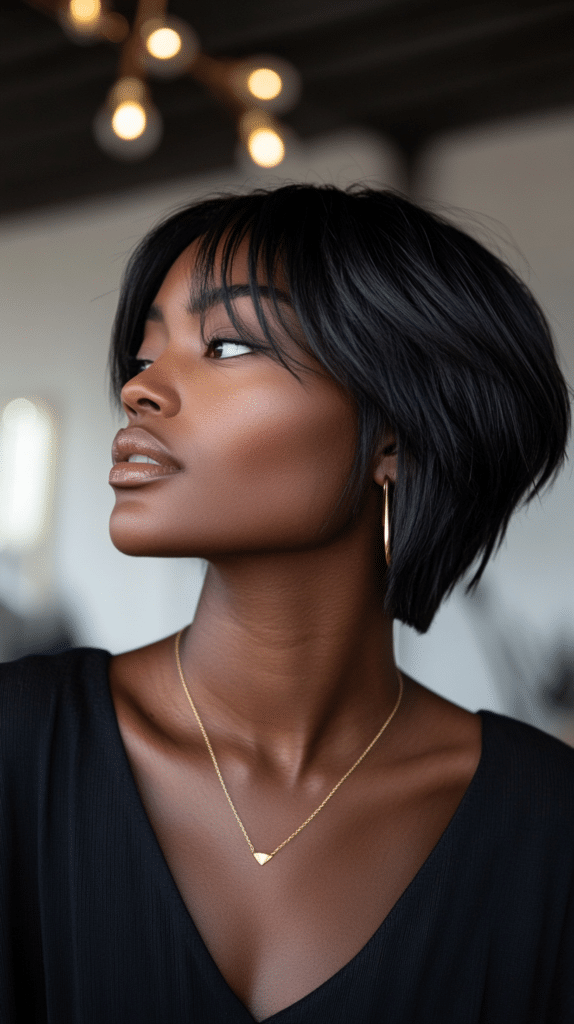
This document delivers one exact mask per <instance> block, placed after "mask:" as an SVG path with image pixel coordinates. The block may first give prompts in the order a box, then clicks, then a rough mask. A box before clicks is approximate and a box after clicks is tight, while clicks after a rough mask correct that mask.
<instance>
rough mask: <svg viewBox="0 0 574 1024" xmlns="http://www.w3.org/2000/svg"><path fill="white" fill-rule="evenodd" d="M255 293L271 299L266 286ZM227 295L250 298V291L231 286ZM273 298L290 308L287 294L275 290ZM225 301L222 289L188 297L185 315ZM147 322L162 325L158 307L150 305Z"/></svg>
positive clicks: (242, 287) (246, 286)
mask: <svg viewBox="0 0 574 1024" xmlns="http://www.w3.org/2000/svg"><path fill="white" fill-rule="evenodd" d="M256 289H257V291H258V292H259V294H260V295H261V296H263V298H271V297H272V295H271V289H270V288H269V287H268V285H266V284H258V285H257V286H256ZM227 290H228V293H229V294H230V295H231V297H232V298H242V297H244V296H248V297H249V298H251V289H250V287H249V285H248V284H232V285H229V286H228V289H227ZM275 296H276V298H277V301H278V302H283V303H285V304H286V305H287V306H291V305H292V303H291V299H290V297H289V295H288V294H287V292H284V291H282V290H281V289H280V288H275ZM224 301H225V299H224V292H223V288H212V289H211V290H210V291H207V292H204V293H203V294H199V293H198V294H195V295H194V294H192V295H190V297H189V300H188V301H187V303H186V305H185V311H186V313H189V314H190V316H198V315H200V314H202V313H206V312H207V311H208V310H209V309H212V308H213V306H217V305H220V304H222V303H223V302H224ZM146 319H147V320H151V321H153V322H155V323H163V312H162V310H161V309H160V307H159V306H157V305H155V303H152V305H151V306H150V308H149V310H148V314H147V317H146Z"/></svg>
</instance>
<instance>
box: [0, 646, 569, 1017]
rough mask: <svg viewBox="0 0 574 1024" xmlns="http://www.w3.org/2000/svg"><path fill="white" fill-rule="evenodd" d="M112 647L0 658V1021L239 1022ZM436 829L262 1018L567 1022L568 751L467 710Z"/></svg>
mask: <svg viewBox="0 0 574 1024" xmlns="http://www.w3.org/2000/svg"><path fill="white" fill-rule="evenodd" d="M109 657H110V655H109V653H108V652H107V651H103V650H99V649H95V648H77V649H74V650H71V651H66V652H64V653H61V654H56V655H51V656H33V657H27V658H22V659H21V660H19V661H16V662H10V663H7V664H3V665H0V753H1V762H0V801H1V803H0V844H1V847H0V849H1V857H0V1021H1V1024H40V1022H42V1024H43V1022H50V1024H179V1022H186V1024H196V1022H213V1024H220V1022H221V1024H224V1022H230V1024H231V1022H233V1024H249V1022H252V1021H253V1018H252V1017H251V1015H250V1014H249V1012H248V1011H247V1010H246V1009H245V1007H244V1006H243V1005H242V1003H241V1002H240V1001H239V1000H238V999H237V998H236V996H235V995H234V994H233V993H232V992H231V990H230V989H229V987H228V986H227V984H226V982H225V981H224V979H223V977H222V975H221V974H220V972H219V970H218V968H217V967H216V965H215V963H214V962H213V960H212V959H211V956H210V955H209V953H208V951H207V949H206V947H205V945H204V943H203V941H202V939H201V937H200V935H199V933H198V932H197V930H196V928H195V926H194V924H193V921H192V920H191V918H190V916H189V914H188V912H187V910H186V908H185V905H184V903H183V901H182V899H181V897H180V895H179V892H178V891H177V889H176V886H175V883H174V881H173V878H172V876H171V873H170V871H169V869H168V867H167V864H166V861H165V859H164V857H163V854H162V852H161V849H160V847H159V844H158V842H157V840H156V838H155V835H154V833H153V830H152V828H151V825H150V823H149V820H148V818H147V816H146V814H145V811H144V808H143V805H142V803H141V800H140V797H139V794H138V791H137V789H136V785H135V781H134V778H133V775H132V773H131V769H130V767H129V763H128V760H127V758H126V754H125V750H124V747H123V744H122V740H121V736H120V732H119V729H118V724H117V719H116V716H115V711H114V707H113V703H112V700H111V695H110V690H109V683H108V660H109ZM480 714H481V716H482V723H483V749H482V757H481V760H480V763H479V766H478V769H477V771H476V774H475V776H474V778H473V780H472V782H471V784H470V786H469V788H468V790H467V792H466V794H465V796H464V798H463V800H462V802H461V804H460V805H459V807H458V809H457V811H456V813H455V815H454V817H453V818H452V820H451V822H450V824H449V826H448V828H447V829H446V831H445V832H444V833H443V835H442V837H441V839H440V840H439V842H438V843H437V845H436V846H435V848H434V850H433V851H432V853H431V854H430V856H429V857H428V858H427V860H426V861H425V863H424V865H423V867H422V868H421V869H420V871H419V872H418V874H417V875H416V877H415V878H414V880H413V881H412V882H411V884H410V885H409V886H408V888H407V889H406V890H405V892H404V893H403V895H402V896H401V898H400V899H399V900H398V902H397V903H396V904H395V906H394V908H393V910H392V911H391V913H390V914H389V915H388V916H387V918H386V919H385V920H384V922H383V923H382V924H381V926H380V927H379V928H378V930H377V931H376V932H375V934H374V935H373V936H372V938H371V939H370V940H369V942H367V944H366V945H365V946H364V947H363V949H362V950H361V951H360V952H359V953H358V954H357V956H355V957H354V958H353V959H352V960H351V961H350V962H349V963H348V964H347V965H346V966H345V967H343V968H342V969H341V970H340V971H338V972H337V974H335V975H334V976H333V977H332V978H330V979H329V980H328V981H326V982H325V983H324V984H323V985H321V986H320V987H319V988H317V989H316V990H315V991H314V992H311V993H310V995H308V996H306V997H305V998H303V999H300V1000H299V1001H298V1002H297V1003H295V1004H294V1005H293V1006H290V1007H288V1008H287V1009H285V1010H282V1011H281V1012H280V1013H277V1014H275V1015H274V1016H272V1017H270V1018H268V1021H269V1022H273V1024H322V1022H326V1024H327V1022H328V1024H479V1022H480V1024H574V894H573V888H574V887H573V881H574V751H572V750H571V749H570V748H569V747H567V746H566V745H565V744H563V743H560V742H559V741H558V740H555V739H553V738H552V737H550V736H547V735H546V734H545V733H543V732H541V731H539V730H537V729H534V728H532V727H531V726H527V725H524V724H521V723H519V722H516V721H514V720H512V719H510V718H506V717H505V716H502V715H497V714H494V713H492V712H489V711H481V712H480Z"/></svg>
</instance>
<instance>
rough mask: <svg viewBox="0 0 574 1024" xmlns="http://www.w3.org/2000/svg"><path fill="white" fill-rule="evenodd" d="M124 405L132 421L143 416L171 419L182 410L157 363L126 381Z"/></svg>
mask: <svg viewBox="0 0 574 1024" xmlns="http://www.w3.org/2000/svg"><path fill="white" fill-rule="evenodd" d="M121 400H122V405H123V407H124V409H125V411H126V413H127V415H128V417H129V418H130V419H134V418H137V417H138V416H139V417H141V416H143V415H153V416H163V417H166V418H168V417H171V416H175V415H176V414H177V413H178V411H179V409H180V404H181V403H180V400H179V396H178V394H177V391H176V389H175V388H174V386H173V383H172V382H171V380H170V378H169V377H168V375H167V373H166V371H165V369H164V368H162V367H161V366H159V361H156V362H155V363H153V364H152V366H150V367H148V369H147V370H143V371H142V373H138V374H137V376H136V377H132V378H131V379H130V380H128V381H126V383H125V384H124V386H123V388H122V391H121Z"/></svg>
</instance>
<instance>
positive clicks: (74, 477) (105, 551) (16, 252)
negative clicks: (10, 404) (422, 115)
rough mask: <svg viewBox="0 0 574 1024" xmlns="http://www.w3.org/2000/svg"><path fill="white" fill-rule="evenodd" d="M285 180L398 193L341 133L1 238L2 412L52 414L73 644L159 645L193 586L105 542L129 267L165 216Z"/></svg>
mask: <svg viewBox="0 0 574 1024" xmlns="http://www.w3.org/2000/svg"><path fill="white" fill-rule="evenodd" d="M292 180H293V181H312V182H327V181H328V182H332V183H334V184H337V185H339V186H341V187H345V186H346V185H347V184H349V183H351V182H353V181H356V180H361V181H364V182H365V183H370V184H372V185H375V186H379V187H381V186H383V185H399V186H400V185H401V184H402V179H401V166H400V163H399V161H398V160H397V157H396V155H395V154H394V152H393V151H392V149H391V147H390V146H389V145H387V144H385V143H383V142H382V141H381V140H380V139H379V138H378V137H376V136H373V135H370V134H369V133H365V132H362V131H360V130H355V131H352V130H351V131H349V132H346V133H340V134H338V135H336V136H330V137H325V138H323V139H322V140H319V141H318V142H316V143H315V144H314V145H312V146H302V147H301V148H300V150H299V152H298V154H297V156H296V157H295V158H292V159H290V160H286V161H285V162H284V163H283V164H282V165H281V166H280V168H277V169H276V170H275V171H273V172H263V171H259V170H258V169H257V168H255V167H254V165H252V171H251V173H250V174H247V173H246V172H245V170H244V169H242V168H241V167H238V168H237V170H236V171H235V172H229V173H226V174H220V175H218V176H214V175H209V176H206V177H203V178H201V179H198V178H196V179H194V180H190V181H184V182H179V183H178V184H176V185H170V186H169V187H164V188H160V189H157V188H156V189H153V190H148V191H146V192H141V193H139V194H133V195H131V194H130V195H123V196H117V197H115V198H113V199H110V200H106V201H100V202H92V203H89V204H84V205H74V206H70V207H68V208H62V209H58V210H50V211H47V212H45V213H38V214H32V215H29V216H26V217H15V218H13V219H12V220H10V221H4V222H3V223H2V224H0V264H1V267H2V271H1V274H0V304H1V308H2V310H3V315H2V318H1V321H0V351H1V354H2V377H1V383H0V400H2V398H13V397H17V396H24V397H30V398H31V397H33V396H34V395H41V396H42V397H44V398H45V399H46V400H47V401H48V402H49V403H50V404H51V405H52V407H53V408H54V409H55V410H56V412H57V413H58V414H59V418H60V427H61V435H60V450H59V453H58V482H57V488H58V490H57V503H56V513H55V519H54V532H55V536H54V565H53V572H54V582H55V591H56V596H57V598H59V599H61V600H62V601H64V602H65V603H66V604H67V606H68V607H69V609H70V611H71V612H72V614H73V616H74V617H75V619H76V621H77V624H78V628H79V631H80V643H82V644H87V645H91V646H95V647H103V648H106V649H108V650H110V651H112V652H113V653H117V652H118V651H121V650H128V649H131V648H133V647H137V646H140V645H142V644H145V643H149V642H151V641H153V640H155V639H157V638H158V637H161V636H165V635H167V634H169V633H170V632H172V631H173V630H175V629H177V628H179V627H180V626H182V625H184V623H186V622H188V621H189V620H190V618H192V616H193V612H194V610H195V605H196V602H197V598H198V596H199V589H200V586H201V579H202V576H201V572H200V568H201V562H200V561H199V560H195V559H189V560H181V559H179V560H178V559H161V560H160V559H149V558H140V559H137V558H130V557H128V556H125V555H123V554H121V553H120V552H119V551H117V550H116V548H114V547H113V545H112V543H111V541H110V538H109V534H108V520H109V515H110V512H111V509H112V507H113V503H114V495H113V491H112V489H111V488H110V487H109V485H108V482H107V480H108V473H109V470H110V467H111V455H110V451H111V445H112V441H113V438H114V435H115V433H116V432H117V430H118V428H119V427H120V426H123V425H125V423H126V419H125V417H122V418H121V419H118V418H114V417H113V416H112V413H111V410H110V407H109V404H108V398H107V381H106V377H105V370H106V359H107V354H108V344H109V335H110V327H111V323H112V320H113V316H114V311H115V307H116V303H117V297H118V285H119V281H120V277H121V273H122V270H123V267H124V265H125V262H126V258H127V256H128V255H129V253H130V251H131V249H132V248H133V246H134V245H135V244H136V243H137V242H138V241H139V240H140V238H141V237H142V236H143V235H144V234H145V233H146V231H147V230H148V229H149V228H150V227H151V226H152V225H153V224H154V223H155V222H156V221H157V220H158V219H159V218H160V217H162V216H163V215H164V214H166V213H167V212H169V210H170V209H171V208H172V207H175V206H177V205H179V204H181V203H184V202H193V201H194V200H196V199H199V198H201V197H203V196H205V195H206V194H208V193H212V192H213V191H214V190H216V189H219V188H225V189H232V188H233V189H242V188H245V189H249V188H253V187H256V186H258V185H262V184H270V185H279V184H282V183H284V182H285V181H292ZM5 596H9V595H5ZM1 597H2V595H1V594H0V598H1Z"/></svg>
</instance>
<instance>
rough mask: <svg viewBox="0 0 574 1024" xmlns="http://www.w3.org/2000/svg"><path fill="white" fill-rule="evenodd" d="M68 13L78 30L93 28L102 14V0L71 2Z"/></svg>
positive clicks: (73, 0) (74, 0)
mask: <svg viewBox="0 0 574 1024" xmlns="http://www.w3.org/2000/svg"><path fill="white" fill-rule="evenodd" d="M68 13H69V16H70V18H71V20H72V21H73V23H74V25H76V26H77V27H78V28H83V27H84V26H85V27H90V28H91V27H92V25H93V24H94V23H95V22H97V21H98V20H99V17H100V14H101V13H102V5H101V3H100V0H70V3H69V5H68Z"/></svg>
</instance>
